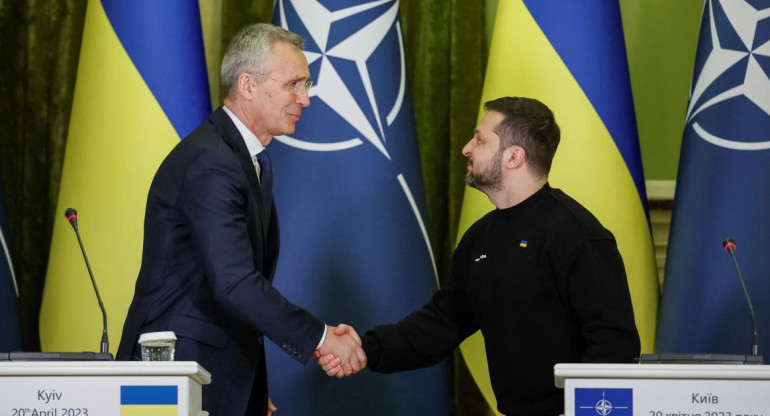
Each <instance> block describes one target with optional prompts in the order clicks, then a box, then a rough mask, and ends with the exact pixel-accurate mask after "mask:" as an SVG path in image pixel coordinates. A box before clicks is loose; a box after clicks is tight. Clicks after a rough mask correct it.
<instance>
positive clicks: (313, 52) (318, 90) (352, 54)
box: [276, 0, 406, 159]
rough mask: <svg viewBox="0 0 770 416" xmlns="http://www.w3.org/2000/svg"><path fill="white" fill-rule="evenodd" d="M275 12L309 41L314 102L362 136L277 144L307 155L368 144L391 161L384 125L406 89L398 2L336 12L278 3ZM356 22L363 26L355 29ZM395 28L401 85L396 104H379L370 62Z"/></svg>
mask: <svg viewBox="0 0 770 416" xmlns="http://www.w3.org/2000/svg"><path fill="white" fill-rule="evenodd" d="M276 7H277V8H278V12H279V17H280V25H281V26H282V27H284V28H285V29H288V30H290V31H292V32H295V33H299V34H301V35H302V36H303V37H305V38H306V40H307V44H306V45H305V48H306V50H305V51H304V52H305V57H307V60H308V64H309V66H310V73H311V77H312V78H313V80H314V87H313V89H311V90H310V99H311V100H313V101H314V102H316V103H317V102H318V101H321V102H323V104H324V105H326V106H328V107H329V108H330V109H331V110H332V111H333V112H334V113H335V114H336V115H337V116H338V117H340V118H341V119H342V120H344V121H345V122H347V124H349V125H350V126H352V127H353V128H355V129H356V130H357V131H358V133H359V134H360V136H361V137H350V138H346V139H345V140H341V141H336V142H331V143H329V142H323V141H321V140H313V138H310V137H306V138H302V139H300V138H297V137H290V136H280V137H276V140H278V141H280V142H282V143H284V144H286V145H288V146H292V147H295V148H299V149H303V150H309V151H338V150H345V149H349V148H353V147H356V146H360V145H362V144H364V141H363V140H366V141H367V142H368V143H370V144H371V145H372V146H374V147H375V148H376V149H377V150H378V151H379V152H380V153H382V154H383V155H384V156H385V157H386V158H388V159H390V158H391V157H390V154H388V150H387V149H386V147H385V143H386V141H387V138H386V137H385V130H384V129H383V123H387V125H390V124H392V123H393V121H394V120H395V118H396V116H397V115H398V113H399V111H400V110H401V108H402V104H403V100H404V93H405V91H404V90H405V88H406V74H405V72H406V71H405V64H404V50H403V41H402V35H401V25H400V24H399V22H398V20H397V16H398V1H395V0H378V1H371V2H368V3H364V4H357V5H354V6H350V7H347V8H341V9H337V10H334V11H332V10H329V9H328V8H327V7H326V6H324V5H323V4H321V3H320V2H319V1H316V0H278V2H277V4H276ZM287 10H290V11H291V12H292V13H296V17H298V18H299V19H298V20H299V22H297V19H287ZM353 20H356V21H358V22H360V21H364V22H365V23H364V24H363V26H361V25H360V24H359V25H357V26H353V25H351V21H353ZM351 26H352V27H353V30H352V31H351V30H350V29H349V28H350V27H351ZM394 26H395V29H396V32H397V34H398V48H399V51H400V59H401V62H400V82H399V84H398V91H397V94H396V95H395V98H394V100H393V102H388V103H381V102H378V100H377V98H376V97H375V94H374V85H373V83H374V81H375V80H373V77H372V76H371V75H370V68H369V66H368V64H367V61H368V60H369V58H370V57H371V56H372V55H373V54H374V53H375V51H376V50H377V49H378V48H379V47H380V45H381V43H382V42H383V40H384V39H385V38H386V36H387V35H388V33H389V32H390V31H391V30H392V29H393V27H394ZM340 33H344V35H340ZM333 35H334V36H333ZM350 72H352V73H354V75H355V76H350V77H347V78H346V77H344V76H343V75H342V74H343V73H350ZM383 106H384V108H382V109H381V108H380V107H383ZM385 109H388V111H387V116H386V117H385V120H383V119H382V118H383V117H382V116H381V115H380V114H381V110H385ZM361 138H363V140H362V139H361Z"/></svg>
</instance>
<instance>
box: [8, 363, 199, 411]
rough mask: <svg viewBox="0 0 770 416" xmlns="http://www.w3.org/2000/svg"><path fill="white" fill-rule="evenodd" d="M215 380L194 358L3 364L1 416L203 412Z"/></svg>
mask: <svg viewBox="0 0 770 416" xmlns="http://www.w3.org/2000/svg"><path fill="white" fill-rule="evenodd" d="M210 382H211V375H210V374H209V373H208V371H206V370H205V369H204V368H203V367H201V366H200V365H198V363H196V362H192V361H168V362H161V361H153V362H143V361H102V362H99V361H90V362H82V361H81V362H75V361H45V362H43V361H12V362H0V415H3V416H121V415H122V416H129V415H144V416H156V415H157V416H160V415H163V416H167V415H178V416H201V415H205V414H206V412H201V387H202V385H205V384H209V383H210Z"/></svg>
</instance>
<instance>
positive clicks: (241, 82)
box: [235, 72, 256, 98]
mask: <svg viewBox="0 0 770 416" xmlns="http://www.w3.org/2000/svg"><path fill="white" fill-rule="evenodd" d="M251 79H252V78H251V75H249V74H248V73H246V72H242V73H240V74H239V75H238V78H237V80H236V82H235V89H236V94H237V95H239V96H241V97H243V98H250V97H251V96H252V95H253V94H254V91H255V87H256V84H255V83H253V82H251Z"/></svg>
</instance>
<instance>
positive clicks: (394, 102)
mask: <svg viewBox="0 0 770 416" xmlns="http://www.w3.org/2000/svg"><path fill="white" fill-rule="evenodd" d="M275 10H276V17H277V19H275V20H277V22H274V23H276V24H279V25H280V26H282V27H283V28H285V29H287V30H290V31H292V32H294V33H297V34H299V35H300V36H302V37H303V38H305V50H304V51H303V52H304V53H305V57H306V58H307V61H308V66H309V69H310V76H311V78H312V79H313V80H314V86H313V88H312V89H311V90H310V93H309V95H310V100H311V103H312V104H311V107H310V108H309V109H308V112H309V113H310V112H313V116H316V117H315V118H314V120H315V122H316V123H319V122H320V123H323V126H322V127H323V128H314V129H312V130H311V129H305V130H303V131H300V129H299V128H298V130H297V131H295V133H294V134H293V135H292V136H288V135H284V136H278V137H275V140H277V141H279V142H281V143H283V144H284V145H287V146H289V147H292V148H295V149H301V150H304V151H311V152H337V151H344V150H347V149H352V148H355V147H358V146H362V145H363V146H365V145H370V146H372V147H373V149H376V150H375V154H376V155H382V156H383V157H385V158H386V159H387V160H388V161H393V158H392V155H391V153H390V152H389V151H388V148H387V146H386V144H387V142H388V137H387V134H386V132H387V131H389V128H394V129H395V127H397V126H399V122H400V121H401V120H403V118H399V115H400V114H403V115H405V114H407V113H405V112H403V111H402V110H405V109H409V106H408V104H407V103H406V102H405V100H406V97H405V94H406V64H405V59H404V46H403V43H404V42H403V36H402V34H401V24H400V23H399V20H398V0H372V1H357V2H352V1H350V0H325V1H319V0H277V2H276V4H275ZM386 56H387V57H386ZM383 57H386V58H383ZM386 72H387V74H386ZM305 117H308V116H305ZM391 131H392V130H391ZM394 136H395V134H394ZM394 143H397V142H396V141H394ZM392 147H393V146H392ZM395 153H396V151H394V154H395ZM378 157H379V156H378ZM396 180H397V181H398V183H399V186H400V187H401V190H402V191H403V192H404V196H405V197H406V200H407V201H408V202H409V205H410V208H411V210H412V212H413V214H414V216H415V219H416V221H417V223H418V225H419V227H420V231H421V233H422V236H423V239H424V240H425V245H426V248H427V250H428V253H430V258H431V263H432V265H433V273H434V276H435V278H436V282H437V284H438V272H437V269H436V262H435V258H434V256H433V251H432V250H431V247H430V240H429V238H428V232H427V228H426V226H425V221H424V220H423V218H422V215H421V214H420V212H419V209H418V206H417V203H416V201H415V198H414V195H413V193H412V191H411V189H410V187H409V184H408V183H407V181H406V178H405V177H404V174H403V173H399V174H398V175H397V176H396Z"/></svg>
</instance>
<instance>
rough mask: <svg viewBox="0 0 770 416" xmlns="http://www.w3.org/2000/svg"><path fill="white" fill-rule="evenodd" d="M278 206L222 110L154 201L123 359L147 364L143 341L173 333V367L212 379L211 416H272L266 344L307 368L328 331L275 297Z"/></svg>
mask: <svg viewBox="0 0 770 416" xmlns="http://www.w3.org/2000/svg"><path fill="white" fill-rule="evenodd" d="M271 198H272V197H271ZM271 205H272V209H271V210H269V212H265V211H266V210H265V209H263V208H262V207H263V206H264V205H263V203H262V196H261V191H260V188H259V181H258V179H257V174H256V171H255V168H254V164H253V162H252V159H251V156H250V155H249V153H248V150H247V148H246V144H245V143H244V141H243V138H242V137H241V135H240V133H239V132H238V130H237V128H236V127H235V125H234V124H233V122H232V120H231V119H230V118H229V116H228V115H227V114H226V113H225V112H224V110H223V109H222V108H219V109H217V110H216V111H214V112H213V113H212V114H211V115H210V116H209V118H208V119H207V120H206V121H204V122H203V123H202V124H201V125H200V126H199V127H198V128H197V129H196V130H195V131H194V132H193V133H191V134H190V135H189V136H188V137H187V138H185V139H184V140H182V141H181V142H180V143H179V144H178V145H177V146H176V147H175V148H174V149H173V150H172V151H171V153H170V154H169V155H168V156H167V157H166V159H165V160H164V161H163V163H162V164H161V166H160V168H159V169H158V172H157V173H156V174H155V178H154V179H153V182H152V186H151V187H150V192H149V195H148V197H147V209H146V214H145V224H144V247H143V253H142V267H141V270H140V271H139V277H138V279H137V282H136V289H135V293H134V298H133V301H132V303H131V307H130V308H129V311H128V316H127V317H126V322H125V325H124V327H123V337H122V339H121V342H120V347H119V349H118V354H117V359H119V360H129V359H137V358H138V357H139V356H140V353H139V346H138V345H137V340H138V337H139V334H140V333H144V332H154V331H174V332H175V333H176V335H177V345H176V353H175V359H176V360H177V361H197V362H199V363H200V364H201V365H202V366H203V367H204V368H206V369H207V370H208V371H210V372H211V375H212V384H211V385H210V386H206V387H204V388H203V407H204V409H205V410H208V411H209V412H210V413H211V414H212V415H217V416H219V415H227V416H229V415H243V414H251V413H252V412H253V413H255V414H259V415H260V416H261V415H264V414H265V411H266V408H267V373H266V371H265V356H264V345H263V340H262V336H263V335H265V336H267V337H268V338H270V339H271V340H272V341H273V342H275V343H276V344H277V345H279V346H280V347H281V348H283V349H284V350H285V351H286V352H287V353H289V354H290V355H292V356H293V357H294V358H295V359H297V360H298V361H300V362H302V363H305V362H307V360H308V359H309V358H310V357H311V356H312V354H313V351H314V350H315V348H316V346H317V344H318V341H319V340H320V339H321V335H322V333H323V330H324V326H323V323H322V322H321V321H319V320H318V319H316V318H315V317H313V316H312V315H311V314H310V313H308V312H307V311H305V310H303V309H301V308H299V307H297V306H295V305H293V304H292V303H291V302H289V301H287V300H286V299H285V298H284V297H283V296H282V295H281V294H280V293H279V292H278V291H277V290H275V288H273V287H272V279H273V273H274V272H275V267H276V263H277V260H278V246H279V232H278V220H277V215H276V212H275V204H274V203H272V204H271ZM247 409H249V410H247Z"/></svg>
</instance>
